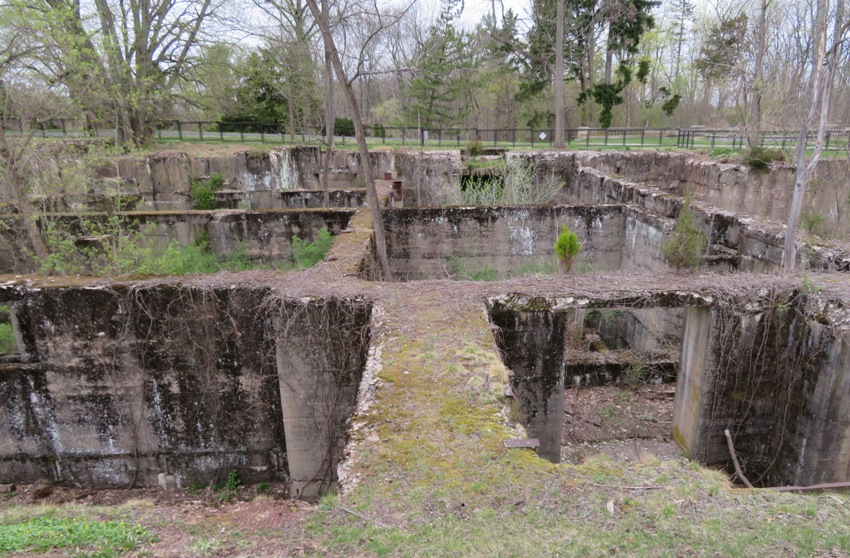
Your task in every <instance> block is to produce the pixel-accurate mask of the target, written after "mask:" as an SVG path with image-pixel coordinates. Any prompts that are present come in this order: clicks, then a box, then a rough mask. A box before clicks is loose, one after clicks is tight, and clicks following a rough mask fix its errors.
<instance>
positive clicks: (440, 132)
mask: <svg viewBox="0 0 850 558" xmlns="http://www.w3.org/2000/svg"><path fill="white" fill-rule="evenodd" d="M437 147H443V129H442V128H440V129H439V130H437Z"/></svg>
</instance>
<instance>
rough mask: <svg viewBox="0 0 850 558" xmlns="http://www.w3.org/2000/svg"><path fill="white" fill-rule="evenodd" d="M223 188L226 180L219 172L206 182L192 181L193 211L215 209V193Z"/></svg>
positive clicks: (205, 180)
mask: <svg viewBox="0 0 850 558" xmlns="http://www.w3.org/2000/svg"><path fill="white" fill-rule="evenodd" d="M222 187H224V178H223V177H222V176H221V174H219V173H217V172H214V173H213V174H212V175H210V177H209V178H207V179H204V180H192V188H191V190H190V194H191V196H192V209H203V210H211V209H215V193H216V192H218V191H219V190H221V189H222Z"/></svg>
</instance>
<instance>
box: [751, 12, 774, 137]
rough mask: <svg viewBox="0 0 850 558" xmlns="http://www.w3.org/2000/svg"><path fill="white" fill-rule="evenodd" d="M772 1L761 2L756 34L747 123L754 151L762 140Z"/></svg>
mask: <svg viewBox="0 0 850 558" xmlns="http://www.w3.org/2000/svg"><path fill="white" fill-rule="evenodd" d="M768 6H770V0H761V10H760V11H759V23H758V32H757V34H756V59H755V67H754V69H753V83H752V95H751V96H750V106H749V113H750V115H749V122H746V127H745V130H746V133H747V145H748V146H749V147H750V149H752V148H753V147H756V146H758V145H759V142H760V140H761V97H762V85H763V84H762V81H763V79H764V53H765V50H766V49H767V8H768Z"/></svg>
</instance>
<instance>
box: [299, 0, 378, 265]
mask: <svg viewBox="0 0 850 558" xmlns="http://www.w3.org/2000/svg"><path fill="white" fill-rule="evenodd" d="M307 4H308V5H309V6H310V11H311V12H313V17H314V18H315V19H316V22H317V23H318V25H319V30H320V31H321V32H322V40H323V41H324V45H325V53H330V58H331V63H332V64H333V67H334V70H335V71H336V77H337V80H338V81H339V82H340V84H341V85H342V89H343V91H344V92H345V97H346V98H347V99H348V104H349V107H350V108H351V117H352V119H353V120H354V135H355V137H356V139H357V149H358V151H359V153H360V166H361V167H362V169H363V175H364V177H365V178H366V195H367V197H368V199H369V205H370V206H372V219H373V221H374V229H375V251H376V252H377V256H378V266H379V267H380V270H381V278H382V279H383V280H385V281H391V280H392V276H391V274H390V262H389V259H388V258H387V240H386V235H385V232H384V219H383V216H382V215H381V206H380V203H379V201H378V192H377V191H376V190H375V176H374V174H373V172H372V163H371V161H370V159H369V148H368V146H367V145H366V133H365V130H364V129H363V119H362V118H361V116H360V106H359V105H358V104H357V98H356V97H355V95H354V89H353V88H352V87H351V83H349V81H348V78H347V77H346V75H345V68H343V66H342V61H341V60H340V58H339V53H338V52H337V50H336V45H335V44H334V40H333V35H331V29H330V24H329V23H328V20H327V19H325V18H324V17H323V16H324V14H323V13H322V12H321V11H320V10H319V6H318V5H317V4H316V0H307Z"/></svg>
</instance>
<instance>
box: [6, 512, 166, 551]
mask: <svg viewBox="0 0 850 558" xmlns="http://www.w3.org/2000/svg"><path fill="white" fill-rule="evenodd" d="M67 511H68V510H63V509H57V508H51V507H39V508H32V509H29V510H16V509H13V510H11V512H10V511H7V512H5V513H3V514H2V515H0V556H5V555H7V554H8V553H45V552H51V551H54V550H66V549H67V550H72V551H73V555H74V556H80V557H88V558H111V557H114V556H121V555H122V554H124V553H125V552H128V551H130V550H133V549H135V548H137V547H139V546H141V545H144V544H146V543H148V542H151V541H152V540H153V536H152V535H151V534H150V532H149V531H148V529H146V528H145V527H143V526H141V525H138V524H136V523H134V522H133V521H128V520H127V519H120V518H119V519H107V520H100V519H96V518H94V517H91V516H89V514H88V513H87V512H86V511H83V510H77V511H78V513H75V514H74V515H73V516H70V515H68V513H67Z"/></svg>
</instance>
